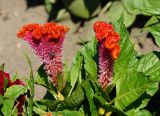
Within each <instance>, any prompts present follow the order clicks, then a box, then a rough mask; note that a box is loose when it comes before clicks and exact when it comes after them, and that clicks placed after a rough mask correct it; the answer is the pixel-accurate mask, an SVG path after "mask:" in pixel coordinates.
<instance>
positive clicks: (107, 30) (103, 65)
mask: <svg viewBox="0 0 160 116" xmlns="http://www.w3.org/2000/svg"><path fill="white" fill-rule="evenodd" d="M93 28H94V31H95V33H96V38H97V40H98V55H99V65H98V66H99V79H98V81H99V83H100V85H101V87H102V88H103V89H106V87H107V86H108V85H109V84H111V82H112V76H113V65H114V61H115V60H116V59H117V58H118V56H119V53H120V46H119V44H118V42H119V39H120V36H119V35H118V33H116V32H115V31H114V29H113V26H112V25H111V24H107V23H106V22H102V21H98V22H96V23H95V24H94V25H93Z"/></svg>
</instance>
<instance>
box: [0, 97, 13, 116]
mask: <svg viewBox="0 0 160 116" xmlns="http://www.w3.org/2000/svg"><path fill="white" fill-rule="evenodd" d="M13 106H14V100H12V99H5V100H4V101H3V106H2V109H1V111H2V113H3V114H4V116H10V114H11V112H12V109H13Z"/></svg>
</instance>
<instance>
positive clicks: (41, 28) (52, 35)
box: [17, 22, 69, 40]
mask: <svg viewBox="0 0 160 116" xmlns="http://www.w3.org/2000/svg"><path fill="white" fill-rule="evenodd" d="M68 31H69V28H68V27H65V26H63V25H58V24H56V23H53V22H48V23H46V24H44V25H40V24H27V25H24V26H23V27H22V28H21V29H20V31H19V32H18V34H17V36H18V37H19V38H24V36H25V35H26V34H27V33H28V32H31V33H32V36H33V38H34V39H38V40H39V39H43V38H44V37H45V36H46V37H47V38H48V39H59V38H62V37H64V35H65V34H66V33H67V32H68Z"/></svg>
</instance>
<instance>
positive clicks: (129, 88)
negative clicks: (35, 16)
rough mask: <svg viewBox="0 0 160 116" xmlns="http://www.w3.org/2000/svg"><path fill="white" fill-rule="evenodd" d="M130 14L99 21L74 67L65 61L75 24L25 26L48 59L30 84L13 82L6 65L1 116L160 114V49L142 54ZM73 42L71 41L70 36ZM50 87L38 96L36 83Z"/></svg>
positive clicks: (25, 34) (0, 77)
mask: <svg viewBox="0 0 160 116" xmlns="http://www.w3.org/2000/svg"><path fill="white" fill-rule="evenodd" d="M123 22H124V17H123V16H121V18H120V19H119V20H118V21H117V22H115V23H113V25H111V24H108V23H106V22H103V21H98V22H95V23H94V25H93V30H94V31H95V37H93V38H92V40H91V41H90V42H88V43H87V44H84V46H83V47H82V48H81V49H80V50H78V52H77V53H76V56H75V58H74V60H73V63H72V65H71V68H70V69H68V67H67V65H66V64H64V63H63V61H62V56H61V53H62V48H63V42H64V40H65V36H66V33H67V32H68V31H69V28H68V27H66V26H63V25H59V24H56V23H52V22H50V23H46V24H44V25H39V24H28V25H25V26H23V27H22V28H21V29H20V31H19V33H18V37H20V38H22V39H23V40H25V41H26V42H27V43H28V44H29V45H30V46H31V48H33V50H34V51H35V53H36V55H38V56H39V58H40V59H41V61H42V65H41V66H40V67H39V69H38V70H37V73H36V74H33V71H32V66H31V62H30V60H29V58H28V57H27V56H26V58H27V60H28V63H29V65H30V69H31V73H30V79H28V80H27V81H26V83H25V84H24V83H23V82H22V81H20V80H16V79H15V78H16V76H15V78H14V79H13V81H11V80H10V77H9V74H8V73H6V72H5V71H4V66H3V65H2V66H1V71H0V83H2V84H1V86H0V87H1V91H0V92H1V93H0V94H1V95H0V107H1V111H0V113H1V115H5V116H10V115H13V116H16V115H19V116H20V115H29V116H31V115H43V116H54V115H63V116H66V115H70V116H72V115H73V116H75V115H76V116H84V115H85V116H90V115H92V116H98V115H106V116H110V115H113V116H114V115H116V116H117V115H120V116H123V115H124V116H126V115H128V116H139V115H147V116H151V115H159V106H155V107H154V109H153V108H152V103H155V102H156V100H157V99H155V96H156V95H159V92H158V91H159V81H160V71H159V70H160V60H159V58H160V53H159V52H151V53H148V54H146V55H138V54H137V53H136V51H135V50H134V46H133V44H132V43H131V42H130V39H129V34H128V32H127V30H126V28H125V25H124V23H123ZM65 41H67V40H65ZM35 84H38V85H41V86H43V87H45V88H46V89H47V92H46V94H45V96H44V97H43V98H42V99H41V100H34V99H33V98H34V85H35Z"/></svg>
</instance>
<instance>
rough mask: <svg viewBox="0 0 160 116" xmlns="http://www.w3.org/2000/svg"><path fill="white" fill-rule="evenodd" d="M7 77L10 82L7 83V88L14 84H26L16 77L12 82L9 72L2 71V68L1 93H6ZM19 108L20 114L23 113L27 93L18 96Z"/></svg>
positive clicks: (0, 77) (0, 74) (0, 75)
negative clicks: (5, 83) (5, 80)
mask: <svg viewBox="0 0 160 116" xmlns="http://www.w3.org/2000/svg"><path fill="white" fill-rule="evenodd" d="M5 78H6V79H7V81H8V84H7V85H6V88H8V87H10V86H13V85H22V86H25V84H24V83H23V82H22V81H21V80H19V79H16V80H15V81H14V82H11V80H10V76H9V73H6V72H4V71H1V70H0V94H1V95H4V89H5V87H4V79H5ZM17 102H18V104H17V103H16V104H17V109H18V116H20V115H21V113H22V112H23V107H22V106H23V104H24V102H25V95H20V96H19V97H18V98H17Z"/></svg>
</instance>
